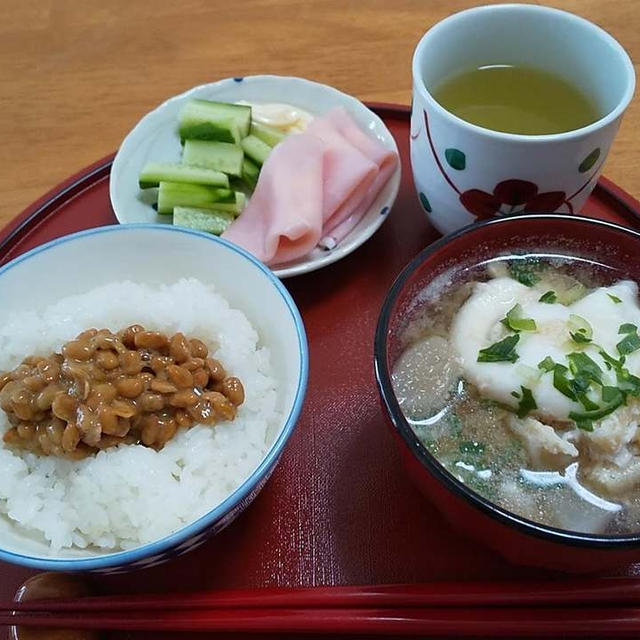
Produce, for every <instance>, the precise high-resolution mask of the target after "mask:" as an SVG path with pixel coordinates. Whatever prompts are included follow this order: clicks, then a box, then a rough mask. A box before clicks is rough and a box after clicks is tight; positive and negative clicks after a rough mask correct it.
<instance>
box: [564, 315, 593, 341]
mask: <svg viewBox="0 0 640 640" xmlns="http://www.w3.org/2000/svg"><path fill="white" fill-rule="evenodd" d="M568 325H569V335H570V336H571V339H572V340H573V341H574V342H577V343H579V344H586V343H588V342H591V339H592V338H593V329H592V328H591V325H590V324H589V322H588V321H587V320H585V319H584V318H583V317H582V316H577V315H575V314H573V313H572V314H571V315H570V316H569V322H568Z"/></svg>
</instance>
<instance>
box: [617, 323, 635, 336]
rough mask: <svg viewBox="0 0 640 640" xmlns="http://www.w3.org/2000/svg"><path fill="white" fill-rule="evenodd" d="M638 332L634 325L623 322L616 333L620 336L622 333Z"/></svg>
mask: <svg viewBox="0 0 640 640" xmlns="http://www.w3.org/2000/svg"><path fill="white" fill-rule="evenodd" d="M637 330H638V327H636V325H635V324H631V323H630V322H625V323H624V324H621V325H620V326H619V327H618V333H619V334H620V335H622V334H623V333H635V332H636V331H637Z"/></svg>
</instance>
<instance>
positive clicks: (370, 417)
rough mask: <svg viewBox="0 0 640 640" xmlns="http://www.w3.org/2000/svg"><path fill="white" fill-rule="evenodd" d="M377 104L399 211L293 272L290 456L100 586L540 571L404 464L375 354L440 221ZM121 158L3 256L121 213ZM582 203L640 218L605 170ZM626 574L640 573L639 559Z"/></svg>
mask: <svg viewBox="0 0 640 640" xmlns="http://www.w3.org/2000/svg"><path fill="white" fill-rule="evenodd" d="M374 108H375V109H376V111H377V112H378V113H379V114H380V115H381V116H382V117H383V118H384V120H385V122H386V124H387V125H388V126H389V128H390V130H391V132H392V133H393V134H394V136H395V138H396V141H397V143H398V147H399V148H400V153H401V156H402V163H403V181H402V186H401V189H400V193H399V196H398V199H397V201H396V204H395V206H394V208H393V212H392V213H391V214H390V215H389V220H387V221H386V222H385V224H384V225H383V226H382V227H381V229H380V230H379V231H378V232H377V233H376V234H375V235H374V236H373V238H372V239H371V240H369V241H368V242H367V243H366V244H365V245H363V246H362V247H361V248H360V249H358V250H357V251H355V252H354V253H353V254H352V255H350V256H348V257H347V258H345V259H343V260H341V261H340V262H337V263H335V264H333V265H331V266H329V267H326V268H324V269H321V270H320V271H316V272H315V273H311V274H308V275H304V276H299V277H298V278H294V279H290V280H286V281H285V284H286V285H287V287H288V288H289V290H290V291H291V293H292V295H293V297H294V298H295V300H296V302H297V304H298V305H299V307H300V311H301V312H302V316H303V318H304V322H305V325H306V328H307V332H308V337H309V344H310V356H311V370H310V378H309V391H308V395H307V400H306V404H305V408H304V411H303V413H302V417H301V419H300V422H299V424H298V427H297V429H296V431H295V433H294V435H293V437H292V439H291V441H290V443H289V445H288V447H287V449H286V450H285V452H284V455H283V456H282V459H281V461H280V464H279V466H278V467H277V469H276V471H275V473H274V474H273V476H272V478H271V479H270V480H269V482H268V483H267V485H266V487H265V488H264V490H263V491H262V493H261V494H260V495H259V496H258V498H257V499H256V500H255V502H254V503H253V504H252V505H251V507H250V508H249V509H248V510H247V511H246V512H245V513H244V514H242V515H241V516H240V517H239V518H238V520H236V521H235V522H234V523H233V524H232V525H231V526H229V527H228V528H227V529H226V530H225V531H223V532H222V533H221V534H220V535H218V536H217V537H215V538H213V539H211V540H209V541H208V542H207V543H205V544H204V545H203V546H202V547H200V548H199V549H197V550H195V551H193V552H191V553H190V554H188V555H186V556H182V557H180V558H177V559H175V560H173V561H171V562H169V563H167V564H164V565H161V566H158V567H153V568H150V569H146V570H140V571H137V572H134V573H129V574H125V575H114V576H97V577H94V578H92V580H93V582H94V584H95V587H96V590H97V591H98V592H102V593H109V592H114V593H115V592H118V593H130V592H131V593H133V592H142V591H145V592H150V591H168V590H176V589H183V590H191V589H201V588H206V587H239V586H255V587H258V586H275V585H290V586H295V585H320V584H357V583H382V582H421V581H432V580H441V579H452V580H460V581H464V580H475V579H484V580H487V579H494V578H495V579H498V578H506V579H514V580H527V579H530V578H533V577H540V576H542V575H543V572H542V571H536V570H533V569H526V568H520V567H514V566H511V565H509V564H507V563H506V562H505V561H503V560H502V559H501V558H499V557H497V556H496V555H494V554H493V553H491V552H489V551H487V550H485V549H484V548H482V547H480V546H478V545H476V544H475V543H472V542H469V541H467V540H466V539H463V538H462V537H460V536H459V535H458V534H457V533H456V532H455V531H453V530H451V529H450V528H449V527H448V526H447V525H446V524H445V523H444V522H443V520H442V518H441V517H440V515H439V514H438V513H437V512H436V511H435V509H433V508H432V507H431V506H430V505H429V504H428V503H427V502H426V501H425V499H424V498H423V497H422V496H421V495H420V494H419V493H418V491H417V490H416V489H415V488H414V487H413V485H412V484H411V483H410V482H409V479H408V478H407V477H406V476H405V474H404V472H403V470H402V469H401V466H400V459H399V456H398V454H397V453H396V449H395V444H394V442H393V441H392V437H391V434H390V433H389V432H388V431H387V427H386V425H385V422H384V418H383V415H382V412H381V409H380V406H379V404H378V397H377V390H376V386H375V381H374V375H373V363H372V350H373V333H374V328H375V324H376V320H377V316H378V311H379V308H380V305H381V303H382V300H383V298H384V295H385V293H386V291H387V290H388V288H389V286H390V285H391V283H392V281H393V279H394V278H395V277H396V275H397V274H398V273H399V271H400V270H401V268H402V267H403V266H404V265H405V264H406V263H407V262H408V261H409V259H410V258H411V257H413V256H414V255H415V254H416V253H417V252H418V251H419V250H420V249H422V248H423V247H425V246H426V245H427V244H429V243H430V242H432V241H433V240H435V239H436V238H437V237H438V233H437V232H436V231H435V230H434V229H433V228H431V227H430V226H429V224H428V223H427V221H426V218H425V216H424V213H423V212H422V210H421V209H420V205H419V204H418V199H417V198H416V195H415V192H414V188H413V182H412V178H411V169H410V164H409V149H408V143H409V117H408V116H409V111H408V109H407V108H406V107H393V106H387V105H374ZM110 166H111V158H106V159H105V160H103V161H101V162H98V163H96V164H95V165H93V166H91V167H89V168H87V169H86V170H84V171H83V172H81V173H80V174H78V175H77V176H74V177H73V178H70V179H69V180H68V181H67V182H65V183H64V184H62V185H60V186H59V187H57V188H56V189H54V190H53V191H51V192H50V193H48V194H47V195H46V196H44V197H43V198H42V199H41V200H39V201H38V202H36V203H35V204H34V205H33V206H31V207H29V209H27V210H26V211H25V212H24V213H23V214H21V215H20V216H19V218H17V219H16V220H15V221H14V222H13V223H12V224H11V225H9V227H7V228H6V229H4V230H3V231H1V232H0V264H2V263H4V262H6V261H8V260H10V259H12V258H14V257H16V256H17V255H19V254H20V253H23V252H24V251H26V250H28V249H31V248H32V247H35V246H37V245H39V244H41V243H43V242H46V241H48V240H51V239H53V238H56V237H58V236H61V235H64V234H67V233H70V232H72V231H78V230H80V229H86V228H89V227H95V226H99V225H105V224H112V223H114V222H115V221H116V220H115V217H114V215H113V212H112V210H111V206H110V204H109V171H110ZM583 213H585V214H587V215H592V216H595V217H600V218H604V219H607V220H610V221H614V222H618V223H621V224H626V225H629V226H639V227H640V203H638V202H637V201H636V200H635V199H633V198H632V197H630V196H629V195H628V194H626V193H624V192H623V191H622V190H620V189H619V188H617V187H615V186H614V185H613V184H612V183H611V182H609V181H608V180H606V179H602V180H601V181H600V183H599V184H598V186H597V188H596V189H595V191H594V193H593V195H592V196H591V198H590V199H589V201H588V203H587V205H586V207H585V210H584V212H583ZM96 259H100V257H99V256H96ZM32 573H33V572H32V571H30V570H28V569H23V568H19V567H15V566H12V565H8V564H3V563H0V600H7V599H10V598H11V597H12V596H13V593H14V591H15V589H16V588H17V587H18V585H19V584H20V583H21V582H22V581H23V580H24V579H25V578H27V577H28V576H29V575H32ZM624 573H626V574H628V575H632V574H633V575H640V564H637V565H634V566H632V567H629V568H628V569H627V570H626V572H624ZM0 637H3V636H2V634H0ZM113 637H118V638H123V637H130V636H129V635H127V634H117V636H116V635H114V636H113ZM131 637H133V634H131ZM135 637H136V638H138V637H139V638H143V637H149V638H154V639H156V640H160V639H161V638H164V637H167V638H168V637H179V634H178V635H176V636H170V635H169V634H167V635H166V636H165V635H158V634H148V635H144V634H135ZM200 637H204V636H203V635H202V634H201V635H200Z"/></svg>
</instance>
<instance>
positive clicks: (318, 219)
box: [223, 108, 398, 265]
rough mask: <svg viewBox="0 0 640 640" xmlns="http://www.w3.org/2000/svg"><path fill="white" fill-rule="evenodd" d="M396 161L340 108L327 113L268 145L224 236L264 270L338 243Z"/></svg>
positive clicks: (383, 181)
mask: <svg viewBox="0 0 640 640" xmlns="http://www.w3.org/2000/svg"><path fill="white" fill-rule="evenodd" d="M397 161H398V159H397V156H396V154H395V153H393V152H392V151H389V150H387V149H385V148H384V147H383V146H382V145H381V144H380V143H379V142H378V141H377V140H373V139H371V138H369V136H367V135H366V134H365V133H363V132H362V131H361V130H360V129H359V128H358V126H357V125H356V124H355V123H354V122H353V120H352V119H351V117H350V116H349V115H348V114H347V112H346V111H345V110H344V109H342V108H338V109H333V110H332V111H330V112H329V113H327V114H326V115H325V116H323V117H321V118H316V119H315V120H314V121H313V122H312V123H311V125H310V126H309V127H308V129H307V131H306V132H304V133H300V134H293V135H290V136H289V137H288V138H286V139H285V140H284V141H283V142H281V143H280V144H279V145H278V146H277V147H275V149H274V150H273V151H272V152H271V154H270V155H269V158H268V160H267V162H265V164H264V165H263V167H262V171H261V172H260V178H259V180H258V184H257V185H256V189H255V191H254V193H253V195H252V196H251V199H250V201H249V204H248V205H247V207H246V208H245V210H244V211H243V213H242V215H240V216H239V217H238V218H237V219H236V220H235V221H234V222H233V223H232V224H231V226H230V227H229V228H228V229H227V231H226V232H225V233H224V234H223V237H224V238H226V239H227V240H230V241H231V242H234V243H236V244H238V245H240V246H242V247H244V248H245V249H247V250H249V251H250V252H251V253H253V254H254V255H255V256H256V257H257V258H258V259H260V260H262V261H263V262H265V263H267V264H269V265H274V264H281V263H284V262H290V261H292V260H296V259H298V258H301V257H303V256H304V255H306V254H307V253H309V251H311V250H312V249H313V248H314V247H315V246H316V245H317V244H318V242H319V241H320V239H321V238H322V237H324V236H326V235H327V234H330V235H331V237H332V238H334V239H335V240H337V241H339V240H341V239H342V238H344V237H345V236H346V235H347V234H348V233H349V231H351V229H353V227H354V226H355V225H356V224H357V223H358V222H359V221H360V219H361V218H362V216H363V215H364V213H365V212H366V210H367V209H368V207H369V206H370V205H371V203H372V202H373V200H374V199H375V197H376V196H377V195H378V193H379V191H380V189H381V188H382V187H383V186H384V184H385V183H386V181H387V180H388V179H389V177H390V175H391V174H392V173H393V171H394V169H395V167H396V165H397Z"/></svg>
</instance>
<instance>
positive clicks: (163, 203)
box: [158, 182, 236, 214]
mask: <svg viewBox="0 0 640 640" xmlns="http://www.w3.org/2000/svg"><path fill="white" fill-rule="evenodd" d="M218 204H221V205H226V206H236V194H235V192H234V191H231V189H219V188H217V187H210V186H207V185H202V184H186V183H181V182H161V183H160V188H159V189H158V213H161V214H169V213H173V208H174V207H205V208H209V209H213V208H214V205H218Z"/></svg>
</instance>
